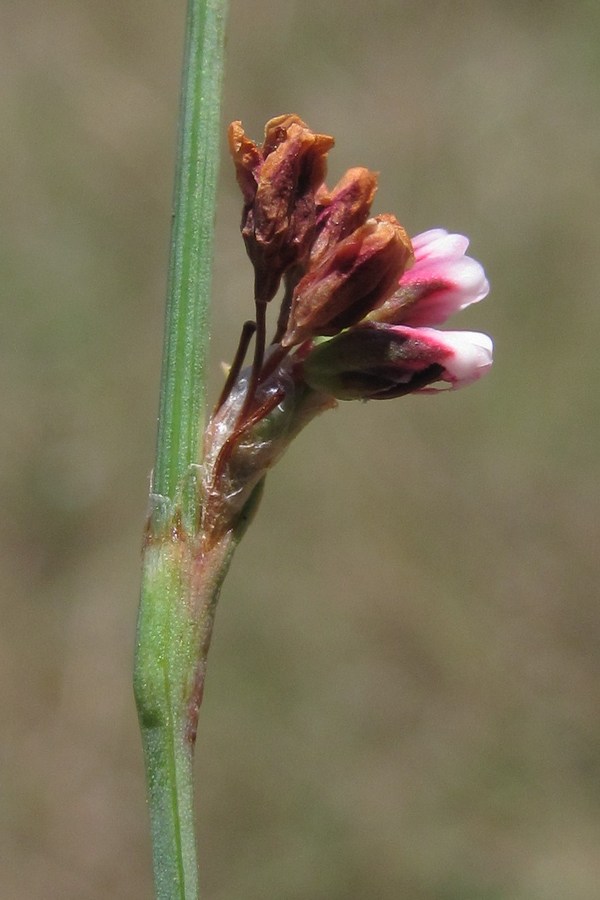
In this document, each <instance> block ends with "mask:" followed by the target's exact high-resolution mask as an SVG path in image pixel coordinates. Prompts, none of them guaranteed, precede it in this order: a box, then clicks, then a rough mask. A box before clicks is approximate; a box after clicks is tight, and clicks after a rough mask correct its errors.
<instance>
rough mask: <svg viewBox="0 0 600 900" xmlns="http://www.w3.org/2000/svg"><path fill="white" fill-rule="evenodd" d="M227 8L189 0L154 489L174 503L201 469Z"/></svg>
mask: <svg viewBox="0 0 600 900" xmlns="http://www.w3.org/2000/svg"><path fill="white" fill-rule="evenodd" d="M226 13H227V0H188V14H187V26H186V43H185V57H184V66H183V81H182V91H181V109H180V126H179V146H178V155H177V169H176V173H175V190H174V218H173V229H172V235H171V258H170V265H169V281H168V289H167V313H166V327H165V343H164V355H163V370H162V380H161V394H160V408H159V425H158V441H157V452H156V467H155V470H154V480H153V488H154V491H155V493H157V494H162V495H164V496H167V497H171V498H172V499H173V498H174V495H175V492H176V490H177V488H178V486H179V484H180V482H181V479H182V477H183V476H184V475H185V473H186V471H187V469H188V467H189V465H190V464H192V463H195V462H198V443H199V435H200V434H201V432H202V428H201V426H202V419H203V416H204V409H205V406H206V384H205V382H206V357H207V350H208V337H209V329H208V309H209V303H210V287H211V269H212V254H213V232H214V218H215V215H214V214H215V200H216V191H217V175H218V166H219V131H220V107H221V84H222V77H223V42H224V32H225V19H226Z"/></svg>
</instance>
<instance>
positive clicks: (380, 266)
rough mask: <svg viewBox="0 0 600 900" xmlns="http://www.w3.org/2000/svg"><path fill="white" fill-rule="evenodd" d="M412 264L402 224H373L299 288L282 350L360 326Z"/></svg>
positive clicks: (384, 220) (391, 220) (381, 220)
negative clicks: (362, 320)
mask: <svg viewBox="0 0 600 900" xmlns="http://www.w3.org/2000/svg"><path fill="white" fill-rule="evenodd" d="M411 261H412V245H411V242H410V238H409V237H408V235H407V233H406V231H405V230H404V228H403V227H402V226H401V225H400V223H399V222H398V220H397V219H396V218H395V217H394V216H391V215H383V216H377V217H375V218H374V219H369V220H368V221H367V222H366V223H365V224H364V225H361V226H360V227H359V228H357V229H356V230H355V231H353V232H352V234H350V235H349V236H348V237H347V238H345V239H344V240H341V241H339V243H337V244H334V246H333V247H332V249H331V250H330V251H329V252H328V253H325V255H324V256H323V258H322V259H321V262H320V263H318V264H317V265H316V266H315V267H314V268H311V269H309V271H308V272H307V273H306V275H305V276H304V277H303V278H302V279H301V280H300V281H299V282H298V284H297V285H296V289H295V291H294V294H293V297H292V306H291V312H290V317H289V321H288V327H287V331H286V334H285V335H284V337H283V340H282V344H283V346H284V347H291V346H293V345H295V344H299V343H301V342H302V341H304V340H306V339H307V338H309V337H313V336H315V335H332V334H337V332H339V331H341V330H342V329H343V328H347V327H348V326H350V325H353V324H354V323H355V322H358V321H360V319H362V318H363V316H365V315H366V314H367V313H368V312H369V311H370V310H371V309H373V307H374V306H377V305H379V304H381V303H383V302H384V301H385V300H386V299H387V297H389V295H390V294H391V293H392V292H393V291H394V288H395V287H396V285H397V284H398V279H399V277H400V276H401V274H402V272H403V271H404V269H405V267H406V266H407V265H408V264H409V263H410V262H411Z"/></svg>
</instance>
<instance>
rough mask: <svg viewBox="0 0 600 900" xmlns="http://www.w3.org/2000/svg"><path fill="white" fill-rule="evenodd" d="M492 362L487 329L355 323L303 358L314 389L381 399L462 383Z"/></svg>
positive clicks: (348, 396)
mask: <svg viewBox="0 0 600 900" xmlns="http://www.w3.org/2000/svg"><path fill="white" fill-rule="evenodd" d="M491 364H492V342H491V340H490V338H489V337H488V336H487V335H485V334H479V333H477V332H469V331H454V332H452V331H436V330H435V329H433V328H408V327H404V326H391V325H374V324H373V325H371V324H368V325H359V326H357V327H356V328H351V329H350V330H349V331H346V332H344V334H340V335H338V336H337V337H335V338H332V340H330V341H326V342H324V343H322V344H320V345H319V346H317V347H316V348H315V349H314V350H313V351H312V352H311V353H310V354H309V355H308V357H307V358H306V360H305V361H304V368H303V375H304V379H305V381H306V382H307V384H308V385H310V386H311V387H312V388H313V389H315V390H319V391H323V392H327V393H330V394H331V395H332V396H333V397H336V398H337V399H338V400H383V399H391V398H393V397H401V396H403V395H404V394H410V393H413V392H415V391H417V392H420V393H432V392H435V391H436V390H439V389H440V388H443V387H448V386H450V387H451V388H453V389H457V388H460V387H463V386H465V385H467V384H470V383H471V382H473V381H476V380H477V379H478V378H480V377H481V376H482V375H483V374H484V373H485V372H486V371H487V370H488V369H489V368H490V366H491Z"/></svg>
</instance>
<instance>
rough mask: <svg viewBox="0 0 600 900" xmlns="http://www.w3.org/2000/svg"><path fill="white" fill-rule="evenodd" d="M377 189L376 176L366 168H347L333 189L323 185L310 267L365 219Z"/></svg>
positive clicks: (319, 198) (319, 193)
mask: <svg viewBox="0 0 600 900" xmlns="http://www.w3.org/2000/svg"><path fill="white" fill-rule="evenodd" d="M376 190H377V175H376V174H375V172H370V171H369V170H368V169H364V168H362V167H358V168H355V169H348V171H347V172H346V173H345V174H344V175H343V176H342V177H341V178H340V180H339V181H338V183H337V184H336V186H335V187H334V189H333V190H332V191H331V192H329V191H328V190H327V188H326V187H325V185H323V186H322V188H321V190H320V191H319V192H318V193H317V197H316V199H317V225H316V236H315V241H314V243H313V245H312V248H311V251H310V265H311V266H316V265H317V264H318V263H319V262H320V261H321V260H322V259H323V257H324V255H325V254H326V253H327V252H328V251H329V250H330V249H331V248H332V247H333V246H334V245H335V244H337V243H338V242H339V241H342V240H344V238H346V237H348V235H349V234H352V232H353V231H355V230H356V229H357V228H359V226H361V225H364V223H365V222H366V221H367V219H368V218H369V213H370V211H371V203H372V202H373V197H374V196H375V191H376Z"/></svg>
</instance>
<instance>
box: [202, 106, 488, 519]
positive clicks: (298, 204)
mask: <svg viewBox="0 0 600 900" xmlns="http://www.w3.org/2000/svg"><path fill="white" fill-rule="evenodd" d="M333 143H334V141H333V138H331V137H329V136H328V135H323V134H317V133H315V132H313V131H312V130H311V129H310V128H309V127H308V126H307V125H306V124H305V123H304V122H303V121H302V120H301V119H299V118H298V117H297V116H295V115H286V116H280V117H278V118H276V119H272V120H271V121H269V122H268V123H267V125H266V128H265V139H264V141H263V143H262V145H258V144H256V143H255V142H254V141H252V140H250V139H249V138H248V137H247V136H246V134H245V132H244V129H243V127H242V125H241V123H240V122H234V123H233V124H232V125H231V126H230V129H229V146H230V151H231V154H232V157H233V161H234V165H235V170H236V175H237V180H238V184H239V186H240V188H241V191H242V196H243V204H244V205H243V213H242V224H241V230H242V235H243V238H244V242H245V245H246V250H247V252H248V255H249V257H250V260H251V262H252V264H253V267H254V273H255V320H253V321H249V322H246V324H245V326H244V329H243V332H242V338H241V341H240V347H239V349H238V353H237V354H236V358H235V361H234V363H233V365H232V367H231V370H230V373H229V377H228V379H227V383H226V386H225V388H224V391H223V394H222V396H221V400H220V401H219V404H218V406H217V409H216V411H215V414H214V416H213V419H212V420H211V423H210V424H209V428H208V430H207V459H210V460H213V464H212V467H211V468H210V471H209V473H208V475H207V478H208V481H209V484H208V485H207V488H206V489H207V490H208V491H209V493H211V492H212V495H213V496H220V497H221V498H222V497H223V496H224V495H229V496H231V497H234V496H235V497H236V498H237V500H236V510H238V511H239V510H240V509H241V508H243V503H244V502H245V500H246V499H247V496H248V491H249V490H250V487H252V488H253V487H255V486H256V485H257V484H258V483H259V482H260V480H261V478H262V477H263V475H264V472H265V471H266V469H267V468H268V467H269V466H270V465H271V464H272V462H273V461H274V460H275V459H276V458H277V457H278V456H279V455H280V453H281V452H282V449H285V447H286V446H287V444H288V443H289V441H290V439H291V437H292V436H293V435H294V434H296V433H297V431H298V430H299V428H300V427H302V426H303V425H304V424H305V423H306V422H307V421H308V420H309V419H310V418H312V417H314V415H316V414H317V413H318V412H320V411H321V410H322V409H325V408H328V407H330V406H332V405H335V401H336V400H353V399H361V400H369V399H388V398H393V397H399V396H403V395H404V394H408V393H413V392H420V393H431V392H434V391H437V390H438V389H439V388H459V387H462V386H463V385H466V384H470V383H471V382H473V381H475V380H476V379H478V378H479V377H480V376H481V375H483V374H484V373H485V372H486V371H487V370H488V369H489V368H490V366H491V363H492V342H491V340H490V338H489V337H487V335H484V334H479V333H475V332H468V331H464V332H456V331H455V332H452V331H438V330H436V329H435V328H433V327H432V326H436V325H439V324H440V323H442V322H444V321H445V320H446V319H447V318H448V317H449V316H451V315H452V314H453V313H455V312H458V311H460V310H462V309H464V308H465V307H467V306H469V305H470V304H471V303H476V302H477V301H479V300H481V299H483V298H484V297H485V296H486V295H487V293H488V290H489V285H488V282H487V280H486V277H485V274H484V271H483V269H482V267H481V265H480V264H479V263H478V262H476V261H475V260H473V259H471V258H470V257H468V256H466V255H465V254H466V250H467V247H468V240H467V238H465V237H463V236H461V235H457V234H449V233H448V232H446V231H443V230H441V229H435V230H432V231H427V232H425V233H423V234H419V235H417V236H416V237H413V238H412V240H411V238H410V237H409V236H408V234H407V232H406V231H405V229H404V228H403V227H402V225H401V224H400V222H398V220H397V219H396V218H395V217H394V216H393V215H390V214H383V215H375V216H373V215H371V203H372V201H373V197H374V195H375V191H376V189H377V176H376V175H375V173H373V172H370V171H369V170H368V169H365V168H360V167H358V168H352V169H349V170H348V171H347V172H346V173H345V174H344V175H343V177H342V178H341V179H340V181H339V182H338V184H337V185H336V186H335V187H334V188H333V189H332V190H329V189H328V188H327V186H326V184H325V180H324V179H325V174H326V164H327V153H328V151H329V150H330V149H331V147H332V146H333ZM282 284H283V292H282V293H283V296H282V300H281V306H280V310H279V315H278V318H277V323H276V327H275V332H274V336H273V338H272V341H271V343H270V345H269V346H267V335H266V321H267V320H266V310H267V307H268V305H269V304H270V302H271V301H272V300H273V299H274V297H275V296H276V294H277V292H278V290H279V288H280V286H281V285H282ZM253 335H255V337H254V360H253V363H252V365H251V366H250V367H249V368H247V369H244V368H243V366H244V358H245V355H246V352H247V349H248V346H249V343H250V340H251V338H252V336H253ZM241 473H244V474H243V475H242V474H241ZM217 482H219V483H218V484H217ZM220 515H221V517H222V514H220ZM225 518H227V516H226V515H225Z"/></svg>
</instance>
